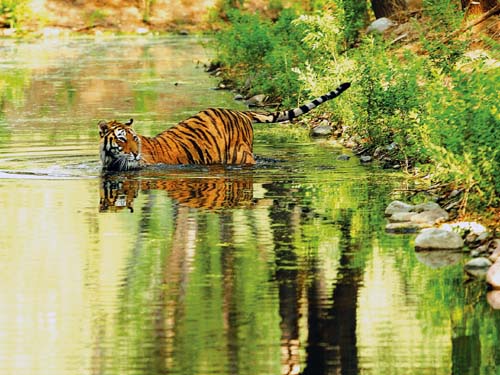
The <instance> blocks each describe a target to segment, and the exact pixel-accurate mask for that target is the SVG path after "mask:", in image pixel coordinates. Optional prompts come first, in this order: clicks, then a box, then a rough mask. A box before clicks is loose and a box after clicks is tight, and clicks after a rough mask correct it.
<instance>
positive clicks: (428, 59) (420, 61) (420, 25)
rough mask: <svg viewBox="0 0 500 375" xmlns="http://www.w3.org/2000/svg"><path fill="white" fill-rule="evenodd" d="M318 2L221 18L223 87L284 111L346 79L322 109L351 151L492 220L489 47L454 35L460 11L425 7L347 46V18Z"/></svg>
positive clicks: (495, 67)
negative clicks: (393, 166) (266, 99)
mask: <svg viewBox="0 0 500 375" xmlns="http://www.w3.org/2000/svg"><path fill="white" fill-rule="evenodd" d="M327 4H328V5H324V4H323V5H321V6H320V7H318V9H316V10H314V9H313V10H312V11H310V12H308V13H305V12H304V9H300V10H296V9H284V10H282V11H281V12H280V13H279V15H278V16H277V17H276V19H275V20H270V19H269V18H268V17H263V16H261V15H259V14H258V13H257V14H253V13H249V12H246V11H244V10H235V9H229V10H227V11H226V12H225V16H226V18H227V21H228V22H227V23H226V26H225V27H224V28H223V29H222V30H221V31H220V32H219V33H218V34H217V35H216V38H215V42H214V44H215V49H216V51H217V56H218V60H219V61H220V63H221V64H222V66H223V72H224V74H225V78H226V79H228V80H231V81H233V82H234V83H235V85H236V86H237V87H238V88H239V89H240V90H241V91H243V92H244V93H245V94H247V95H252V94H257V93H265V94H267V95H270V96H271V97H272V98H273V99H274V100H273V101H276V100H281V101H282V102H283V104H284V105H286V106H291V105H296V104H298V103H302V102H303V101H304V100H306V99H307V98H311V97H314V96H316V95H320V94H323V93H324V92H326V91H329V90H331V89H332V88H335V87H336V86H337V85H338V84H339V83H340V82H343V81H352V82H353V86H352V88H351V89H350V90H348V91H347V92H346V93H345V94H343V95H342V97H340V98H339V99H338V100H336V101H333V102H331V103H328V105H326V106H325V107H322V109H321V110H323V111H327V112H328V113H329V114H330V115H329V116H330V119H331V121H332V123H333V124H343V126H344V129H346V131H347V132H348V133H349V134H350V136H351V137H352V138H353V139H355V140H356V142H357V144H358V146H357V149H358V150H360V151H362V152H364V153H371V154H373V153H375V154H377V155H381V154H382V155H383V156H384V157H390V158H391V160H394V161H396V162H398V163H399V164H400V165H401V166H403V167H404V168H405V169H406V171H408V172H409V173H411V174H412V175H415V176H417V177H424V176H425V180H424V179H422V178H418V179H416V181H418V183H419V184H424V185H426V186H427V187H425V186H423V187H422V189H423V190H426V189H429V188H431V190H432V189H435V190H438V187H439V188H440V189H439V190H440V194H441V195H443V194H445V193H447V192H451V191H455V192H454V195H455V194H457V193H458V195H456V196H455V197H456V198H454V199H455V200H456V208H457V210H458V212H459V213H460V214H462V215H463V214H467V213H470V212H481V213H482V214H487V213H488V212H493V213H490V214H491V215H498V210H497V209H498V207H499V205H500V167H499V166H500V112H499V104H498V82H500V63H499V61H498V59H499V53H498V51H499V49H498V47H499V44H498V39H497V40H495V36H494V35H493V36H491V35H490V36H489V35H488V34H487V33H482V32H478V31H477V30H474V31H471V29H468V30H465V31H460V28H462V27H463V25H464V14H463V12H462V11H461V10H460V9H458V6H457V5H456V2H455V1H451V0H444V1H427V2H425V1H424V5H425V7H424V8H423V9H421V10H420V11H418V12H412V13H407V14H399V18H398V25H397V26H393V27H392V28H391V29H389V30H388V31H386V32H384V33H383V34H379V33H373V34H366V33H365V32H364V27H363V28H362V29H358V33H357V34H354V35H355V36H354V39H353V31H352V30H353V28H352V24H350V23H349V22H352V18H353V17H352V16H350V15H348V14H346V11H345V7H343V6H341V1H329V2H327ZM317 114H318V112H316V115H317ZM495 211H496V212H495Z"/></svg>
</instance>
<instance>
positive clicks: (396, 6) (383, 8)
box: [371, 0, 406, 18]
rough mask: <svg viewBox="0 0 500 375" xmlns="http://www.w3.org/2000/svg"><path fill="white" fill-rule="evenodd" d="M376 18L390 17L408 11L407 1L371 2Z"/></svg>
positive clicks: (384, 0) (380, 0)
mask: <svg viewBox="0 0 500 375" xmlns="http://www.w3.org/2000/svg"><path fill="white" fill-rule="evenodd" d="M371 1H372V9H373V13H375V18H380V17H390V16H392V15H393V14H394V13H397V12H400V11H402V10H405V9H406V1H405V0H371Z"/></svg>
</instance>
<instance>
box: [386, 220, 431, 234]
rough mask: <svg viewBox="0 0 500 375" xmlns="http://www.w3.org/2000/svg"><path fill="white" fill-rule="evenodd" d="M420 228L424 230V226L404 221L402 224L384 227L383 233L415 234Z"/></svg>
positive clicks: (391, 224)
mask: <svg viewBox="0 0 500 375" xmlns="http://www.w3.org/2000/svg"><path fill="white" fill-rule="evenodd" d="M422 228H426V226H422V224H417V223H411V222H408V221H405V222H403V223H390V224H387V225H386V226H385V231H386V232H387V233H399V234H403V233H417V232H418V231H419V230H421V229H422Z"/></svg>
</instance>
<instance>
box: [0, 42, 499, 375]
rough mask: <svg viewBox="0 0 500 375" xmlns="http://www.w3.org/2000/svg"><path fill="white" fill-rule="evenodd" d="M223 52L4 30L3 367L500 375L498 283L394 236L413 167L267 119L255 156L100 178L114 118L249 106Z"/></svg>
mask: <svg viewBox="0 0 500 375" xmlns="http://www.w3.org/2000/svg"><path fill="white" fill-rule="evenodd" d="M208 58H209V52H207V51H206V50H204V49H203V48H202V47H201V46H200V45H199V44H198V42H197V40H195V39H193V38H173V37H172V38H151V39H147V38H146V39H127V38H113V39H105V38H104V39H97V40H94V39H70V40H64V41H34V42H10V41H2V42H0V71H1V74H0V94H1V99H2V101H1V103H2V106H1V108H2V110H1V112H0V197H1V200H0V209H1V213H2V215H1V218H0V228H1V229H0V271H1V275H2V277H1V282H0V306H1V308H0V373H1V374H6V375H10V374H12V375H24V374H26V375H41V374H44V375H45V374H46V375H62V374H64V375H66V374H68V375H69V374H71V375H73V374H95V373H101V374H148V375H150V374H167V373H168V374H183V375H184V374H217V375H219V374H228V375H229V374H231V375H234V374H241V375H244V374H252V375H254V374H265V375H269V374H299V373H301V374H344V375H346V374H358V373H359V374H404V375H408V374H418V375H422V374H451V373H453V374H499V373H500V352H499V351H498V346H499V343H500V339H499V338H500V315H499V313H498V312H497V311H494V310H492V309H491V308H490V307H489V305H488V304H487V302H486V292H487V291H486V290H485V287H484V283H483V282H466V281H467V278H466V277H465V276H464V274H463V272H462V265H463V261H464V260H463V259H462V257H461V256H460V254H457V255H455V256H454V257H453V256H452V257H450V256H447V258H451V260H446V261H442V258H437V259H436V255H435V254H434V255H433V254H422V253H419V254H416V253H415V251H414V250H413V236H392V235H388V234H386V233H384V225H385V219H384V218H383V210H384V207H385V205H386V204H387V203H388V202H389V200H390V199H391V196H390V193H391V190H392V188H394V187H395V186H398V184H399V183H400V176H398V175H396V174H391V173H388V172H384V171H381V170H378V169H377V168H375V167H362V166H360V165H359V163H358V161H357V159H356V158H352V159H351V160H349V161H338V160H337V156H338V155H339V154H341V153H343V152H346V151H345V150H342V149H341V148H339V147H338V146H335V145H334V144H332V143H329V142H314V141H312V140H311V139H309V137H308V136H307V132H306V131H305V130H304V129H301V128H297V127H296V126H290V125H273V126H269V125H257V126H256V146H255V151H256V153H257V154H258V155H259V156H261V157H262V158H263V159H262V161H261V162H259V164H258V165H257V166H256V167H255V168H244V169H242V168H226V169H224V168H192V167H184V168H179V167H175V168H152V169H151V170H147V171H141V172H135V173H126V174H124V173H122V174H110V175H107V176H102V175H101V172H100V164H99V161H98V158H99V157H98V131H97V122H98V121H99V120H101V119H107V120H109V119H112V118H116V119H119V120H126V119H128V118H131V117H133V118H134V120H135V124H136V129H137V130H138V131H139V132H140V133H143V134H146V135H153V134H156V133H158V132H160V131H161V130H163V129H164V128H165V127H167V126H171V125H173V124H175V123H176V122H178V121H179V120H181V119H183V118H186V117H188V116H189V115H192V114H194V113H196V112H197V111H198V110H201V109H203V108H206V107H209V106H220V107H232V108H243V107H242V104H241V103H237V102H234V101H233V100H232V94H230V93H228V92H221V91H213V90H210V87H213V86H215V85H216V82H215V81H213V80H212V79H211V78H210V77H209V76H207V75H206V74H205V73H204V72H203V69H202V64H201V63H203V62H206V61H207V60H208ZM439 262H441V263H444V265H443V264H440V266H439V267H437V266H436V264H437V263H439Z"/></svg>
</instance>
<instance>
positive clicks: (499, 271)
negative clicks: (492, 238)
mask: <svg viewBox="0 0 500 375" xmlns="http://www.w3.org/2000/svg"><path fill="white" fill-rule="evenodd" d="M488 261H489V260H488ZM486 282H487V283H488V284H490V285H491V287H492V288H493V289H500V260H498V259H497V261H496V262H495V263H493V265H492V266H491V267H490V268H489V269H488V272H487V273H486Z"/></svg>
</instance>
